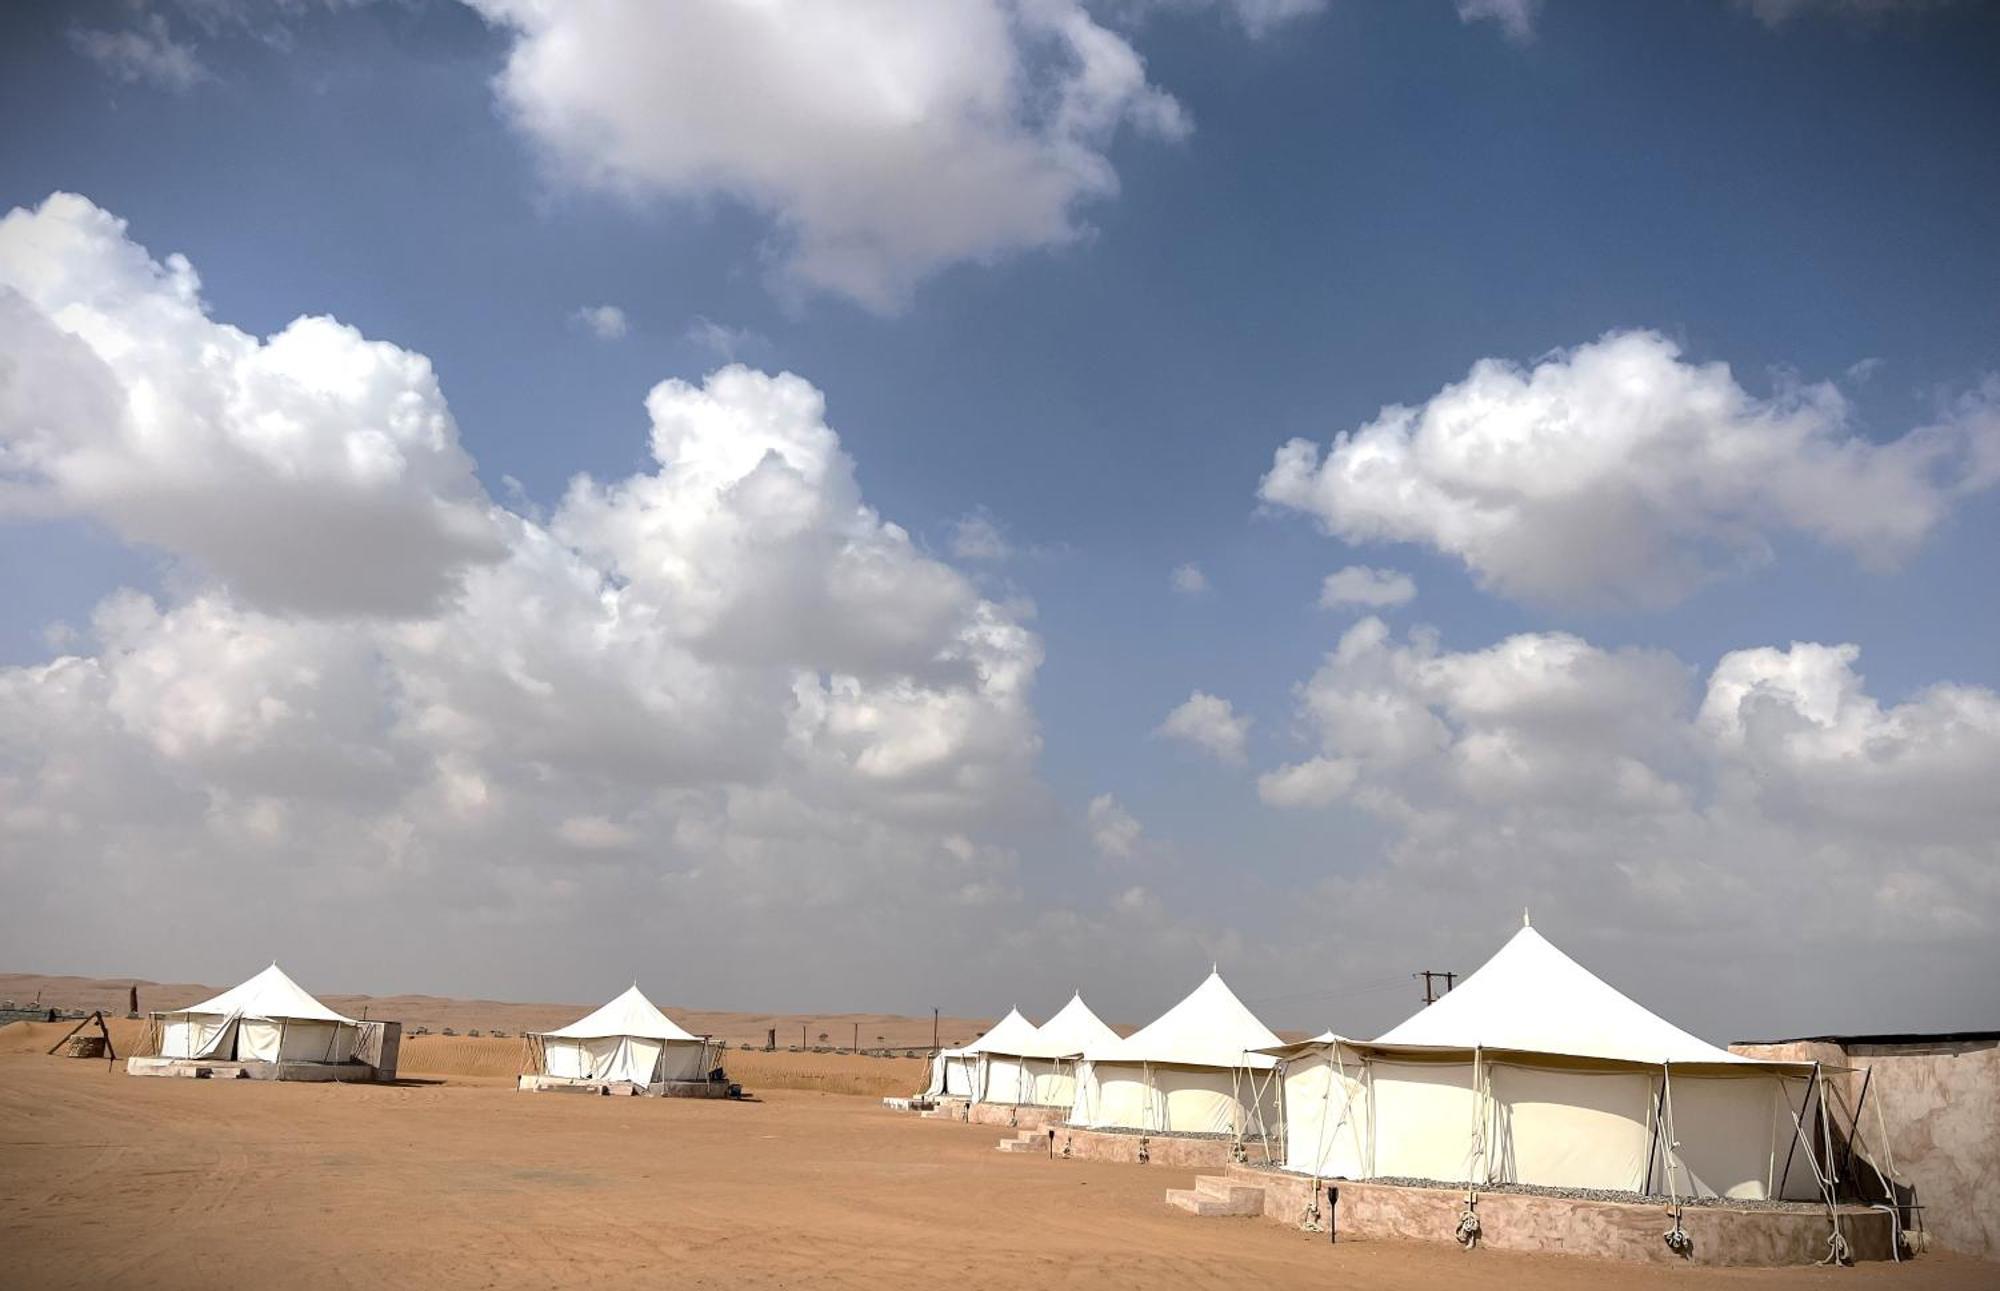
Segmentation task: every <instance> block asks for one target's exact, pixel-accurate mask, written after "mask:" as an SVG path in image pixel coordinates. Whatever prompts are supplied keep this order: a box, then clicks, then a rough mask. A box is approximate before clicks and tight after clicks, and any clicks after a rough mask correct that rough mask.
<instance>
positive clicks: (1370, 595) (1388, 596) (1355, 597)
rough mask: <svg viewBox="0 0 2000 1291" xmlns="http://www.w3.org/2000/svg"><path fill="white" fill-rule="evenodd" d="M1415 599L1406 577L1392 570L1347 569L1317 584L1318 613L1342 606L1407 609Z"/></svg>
mask: <svg viewBox="0 0 2000 1291" xmlns="http://www.w3.org/2000/svg"><path fill="white" fill-rule="evenodd" d="M1416 598H1417V585H1416V583H1415V582H1414V581H1413V580H1412V579H1411V578H1410V576H1409V575H1408V574H1402V573H1398V572H1397V571H1395V570H1393V569H1370V568H1369V567H1368V566H1366V565H1349V566H1347V567H1346V568H1344V569H1338V570H1335V571H1334V572H1333V573H1331V574H1328V575H1327V576H1326V581H1325V582H1323V583H1321V584H1320V588H1319V603H1320V608H1321V609H1328V610H1331V609H1338V608H1340V607H1341V606H1345V605H1367V606H1373V607H1375V608H1377V609H1381V608H1386V607H1388V606H1391V605H1408V604H1409V603H1410V602H1411V601H1413V600H1415V599H1416Z"/></svg>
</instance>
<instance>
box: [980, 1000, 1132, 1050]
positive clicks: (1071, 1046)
mask: <svg viewBox="0 0 2000 1291" xmlns="http://www.w3.org/2000/svg"><path fill="white" fill-rule="evenodd" d="M999 1029H1000V1028H998V1027H995V1028H994V1030H995V1031H998V1030H999ZM1117 1042H1118V1033H1117V1032H1116V1031H1113V1030H1112V1029H1111V1028H1110V1027H1108V1026H1105V1025H1104V1022H1103V1020H1102V1019H1100V1018H1099V1017H1098V1016H1097V1015H1096V1014H1095V1013H1092V1012H1091V1011H1090V1006H1089V1005H1088V1004H1085V1003H1084V1002H1083V992H1081V991H1078V992H1077V993H1076V994H1075V995H1072V996H1071V997H1070V1001H1069V1003H1067V1004H1065V1005H1063V1007H1062V1011H1061V1012H1060V1013H1057V1014H1056V1015H1055V1016H1054V1017H1052V1018H1050V1019H1049V1020H1048V1021H1047V1022H1044V1023H1042V1025H1041V1026H1039V1027H1036V1028H1035V1029H1034V1031H1033V1033H1032V1034H1030V1035H1028V1036H1025V1037H1022V1038H1020V1039H1018V1040H1016V1039H1013V1038H1011V1037H1009V1038H1007V1039H1006V1041H1005V1042H1004V1043H1001V1044H993V1043H988V1044H986V1046H985V1048H986V1051H987V1052H988V1053H1003V1054H1012V1055H1015V1056H1017V1057H1022V1058H1066V1057H1068V1056H1069V1055H1071V1054H1074V1053H1082V1052H1084V1051H1085V1050H1087V1049H1092V1048H1095V1047H1097V1046H1099V1045H1105V1044H1116V1043H1117Z"/></svg>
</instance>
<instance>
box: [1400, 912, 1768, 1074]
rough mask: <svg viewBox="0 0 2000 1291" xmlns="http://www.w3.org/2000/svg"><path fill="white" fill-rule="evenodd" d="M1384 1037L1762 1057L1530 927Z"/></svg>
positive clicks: (1574, 1053)
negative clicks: (1714, 1035)
mask: <svg viewBox="0 0 2000 1291" xmlns="http://www.w3.org/2000/svg"><path fill="white" fill-rule="evenodd" d="M1375 1043H1377V1044H1383V1045H1405V1044H1407V1045H1426V1046H1435V1047H1438V1048H1447V1049H1472V1048H1487V1049H1515V1050H1521V1051H1525V1052H1530V1053H1551V1054H1563V1055H1567V1056H1570V1057H1576V1058H1608V1059H1614V1060H1617V1061H1624V1062H1643V1063H1661V1062H1705V1063H1746V1062H1752V1061H1753V1060H1752V1059H1748V1058H1744V1057H1742V1056H1741V1055H1738V1054H1733V1053H1730V1052H1729V1051H1728V1050H1727V1049H1720V1048H1717V1047H1716V1046H1715V1045H1712V1044H1710V1043H1708V1042H1707V1041H1706V1040H1703V1039H1701V1038H1700V1037H1698V1036H1694V1035H1691V1034H1689V1033H1688V1032H1686V1031H1683V1030H1681V1029H1680V1028H1679V1027H1677V1026H1675V1025H1674V1024H1673V1023H1671V1022H1668V1021H1667V1020H1666V1019H1664V1018H1662V1017H1659V1016H1658V1015H1657V1014H1654V1013H1653V1012H1651V1011H1650V1010H1648V1009H1646V1008H1645V1007H1643V1006H1642V1005H1640V1004H1638V1003H1635V1002H1634V1001H1633V1000H1631V999H1628V998H1627V997H1626V996H1625V995H1623V994H1621V993H1620V992H1619V991H1618V990H1617V989H1616V988H1614V987H1612V986H1610V985H1608V984H1606V983H1605V982H1604V981H1603V980H1602V979H1600V978H1598V977H1597V976H1596V975H1595V974H1593V973H1592V972H1591V971H1590V970H1589V969H1587V968H1585V967H1584V966H1583V965H1581V964H1579V963H1577V962H1576V961H1575V960H1573V959H1571V958H1570V957H1569V956H1568V955H1565V954H1563V953H1562V951H1560V950H1558V949H1556V948H1555V946H1553V945H1551V944H1550V943H1549V941H1548V939H1547V938H1545V937H1543V936H1542V934H1541V933H1539V932H1536V931H1535V930H1534V929H1533V928H1532V927H1528V926H1525V925H1524V926H1523V927H1522V928H1521V929H1520V931H1518V932H1516V933H1515V934H1514V935H1513V937H1512V938H1510V939H1509V940H1508V942H1507V944H1506V945H1505V946H1502V947H1501V948H1500V950H1499V951H1498V952H1497V953H1496V954H1495V955H1494V956H1493V958H1491V959H1489V960H1487V961H1486V962H1485V963H1484V964H1482V965H1481V966H1480V967H1479V969H1478V970H1477V971H1476V972H1474V973H1473V974H1472V975H1471V976H1470V977H1467V978H1466V979H1465V980H1464V981H1462V982H1460V983H1459V984H1458V985H1457V986H1456V987H1454V988H1452V990H1451V991H1450V992H1449V993H1448V994H1446V995H1445V997H1444V998H1443V999H1441V1000H1439V1001H1437V1002H1436V1003H1435V1004H1431V1005H1427V1006H1426V1007H1425V1008H1423V1009H1422V1010H1420V1011H1419V1012H1417V1013H1416V1014H1415V1015H1414V1016H1412V1017H1411V1018H1409V1019H1408V1020H1407V1021H1405V1022H1404V1023H1403V1024H1402V1025H1400V1026H1398V1027H1395V1028H1394V1029H1392V1030H1390V1031H1387V1032H1385V1033H1383V1034H1382V1035H1381V1036H1380V1037H1378V1038H1377V1039H1376V1041H1375Z"/></svg>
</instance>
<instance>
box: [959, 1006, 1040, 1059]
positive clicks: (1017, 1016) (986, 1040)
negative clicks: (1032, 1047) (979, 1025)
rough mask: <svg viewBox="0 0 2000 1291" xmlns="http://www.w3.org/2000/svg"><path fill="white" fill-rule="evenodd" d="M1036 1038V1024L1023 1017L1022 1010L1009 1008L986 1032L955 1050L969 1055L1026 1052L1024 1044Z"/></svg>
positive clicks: (1030, 1042) (1031, 1042)
mask: <svg viewBox="0 0 2000 1291" xmlns="http://www.w3.org/2000/svg"><path fill="white" fill-rule="evenodd" d="M1034 1040H1035V1024H1034V1023H1032V1022H1030V1021H1028V1019H1026V1018H1024V1017H1022V1016H1021V1010H1019V1009H1008V1010H1007V1016H1006V1017H1004V1018H1001V1019H1000V1020H999V1021H998V1022H995V1023H994V1024H993V1026H992V1027H991V1028H990V1029H989V1030H988V1031H987V1032H986V1034H984V1035H982V1036H980V1037H979V1038H978V1039H977V1040H974V1041H973V1042H972V1043H971V1044H969V1045H966V1046H965V1047H964V1048H963V1049H958V1050H955V1051H954V1052H957V1053H960V1054H968V1055H969V1054H975V1053H1021V1052H1024V1050H1023V1049H1022V1046H1023V1045H1029V1044H1033V1043H1034Z"/></svg>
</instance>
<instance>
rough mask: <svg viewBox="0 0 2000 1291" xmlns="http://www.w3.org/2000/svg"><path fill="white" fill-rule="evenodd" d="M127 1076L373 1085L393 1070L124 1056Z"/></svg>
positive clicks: (337, 1064) (353, 1064)
mask: <svg viewBox="0 0 2000 1291" xmlns="http://www.w3.org/2000/svg"><path fill="white" fill-rule="evenodd" d="M125 1074H126V1075H128V1076H179V1077H182V1078H183V1079H188V1080H305V1081H320V1082H328V1081H332V1082H340V1083H346V1084H356V1085H361V1084H373V1083H375V1082H377V1081H388V1080H394V1079H395V1078H396V1077H395V1074H394V1073H393V1072H390V1073H386V1074H385V1073H383V1072H382V1071H380V1070H378V1069H376V1068H374V1067H371V1066H369V1065H368V1064H367V1063H365V1062H236V1061H233V1060H231V1061H218V1060H216V1059H213V1058H127V1059H126V1060H125Z"/></svg>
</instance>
